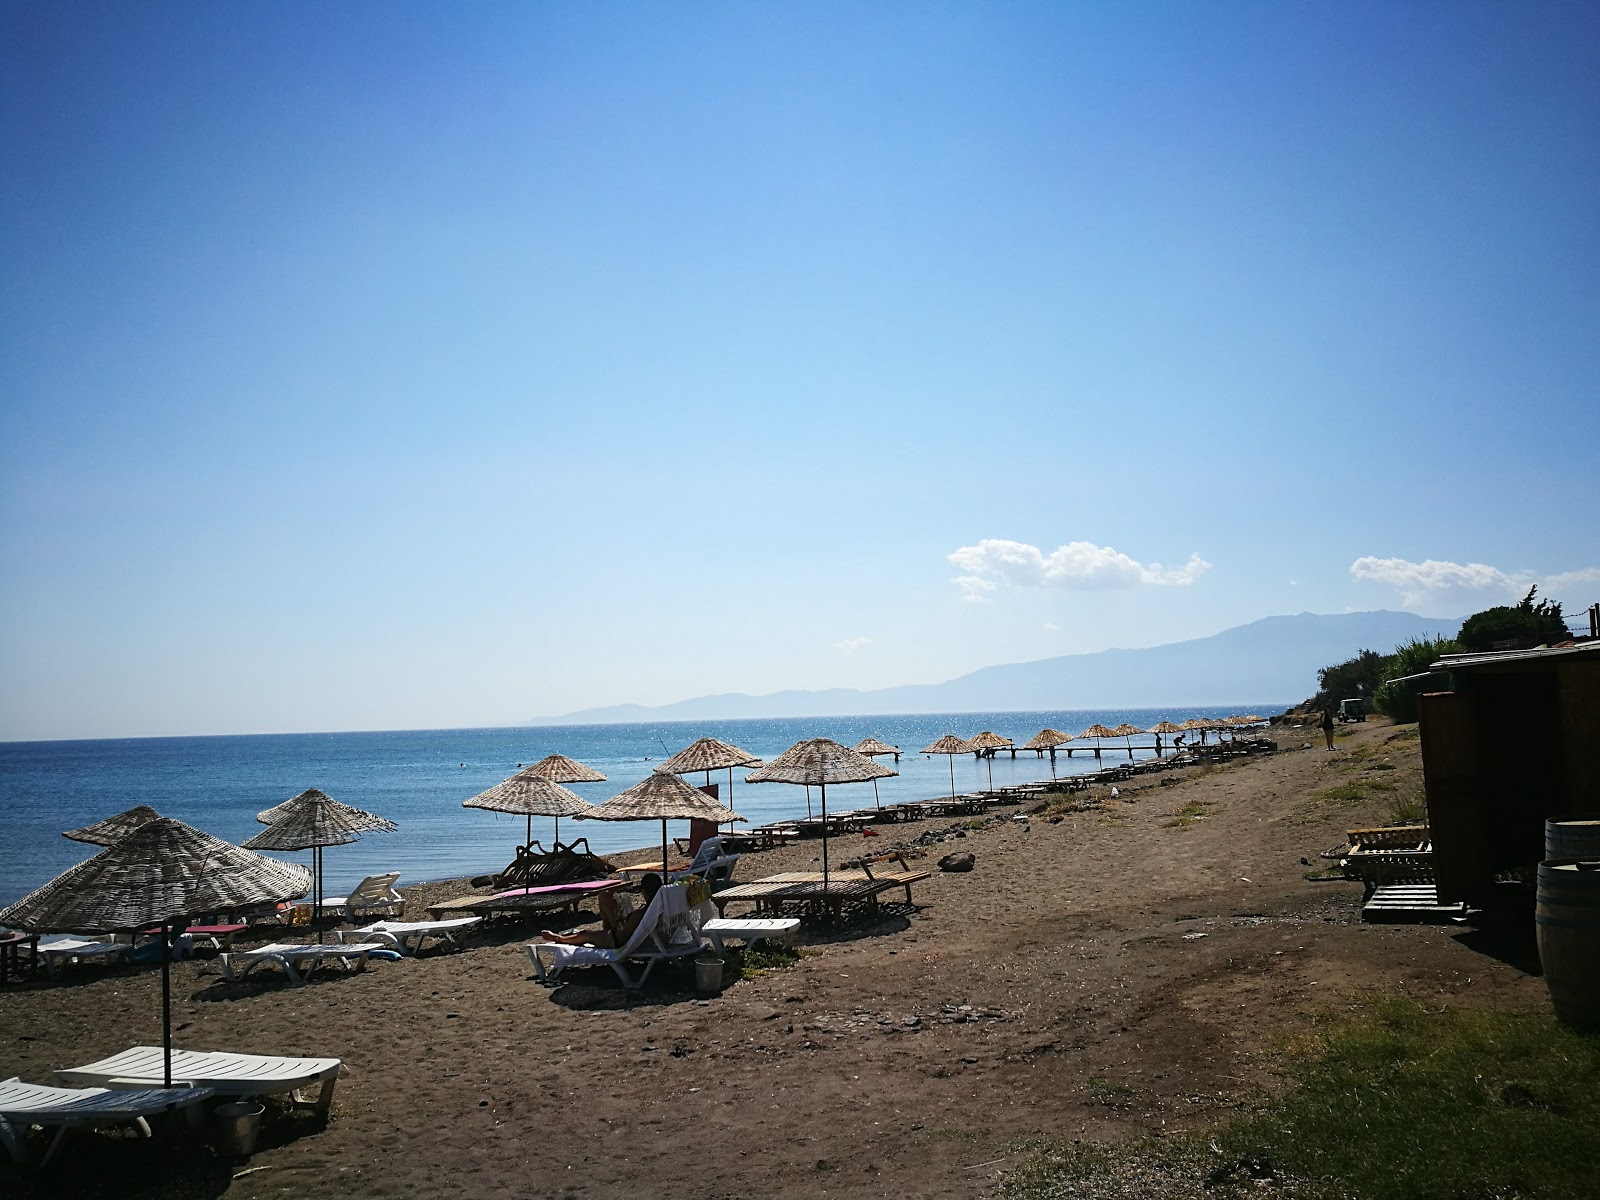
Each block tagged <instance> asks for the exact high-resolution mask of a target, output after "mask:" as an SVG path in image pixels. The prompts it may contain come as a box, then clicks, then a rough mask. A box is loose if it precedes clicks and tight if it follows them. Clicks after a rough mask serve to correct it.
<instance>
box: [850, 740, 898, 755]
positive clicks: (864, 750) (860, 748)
mask: <svg viewBox="0 0 1600 1200" xmlns="http://www.w3.org/2000/svg"><path fill="white" fill-rule="evenodd" d="M850 749H852V750H854V751H855V752H856V753H857V754H865V755H866V756H867V757H868V758H874V757H876V756H877V755H879V754H899V753H900V747H899V746H891V745H889V743H888V742H880V741H879V740H878V739H877V738H874V737H869V738H862V739H861V740H860V741H859V742H857V743H856V744H855V745H854V746H851V747H850Z"/></svg>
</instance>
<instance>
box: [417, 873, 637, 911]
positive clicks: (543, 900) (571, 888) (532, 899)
mask: <svg viewBox="0 0 1600 1200" xmlns="http://www.w3.org/2000/svg"><path fill="white" fill-rule="evenodd" d="M625 886H626V884H624V883H623V881H622V880H620V879H597V880H591V881H589V882H586V883H578V884H565V885H563V884H552V885H550V886H548V887H541V888H514V889H512V890H511V891H509V892H498V893H496V894H495V895H493V896H459V897H457V898H456V899H454V900H441V901H440V902H439V903H438V904H430V905H428V915H429V916H430V917H432V918H434V919H435V920H439V919H441V918H442V917H444V916H459V915H460V914H462V913H470V914H471V915H472V916H475V917H508V916H509V917H514V916H520V915H525V914H527V913H536V912H560V911H561V910H563V909H565V910H567V911H569V912H576V911H577V910H578V905H580V904H582V903H583V902H584V901H585V900H587V899H588V898H589V897H590V896H598V895H599V894H600V893H601V892H609V891H614V890H616V889H617V888H620V887H625Z"/></svg>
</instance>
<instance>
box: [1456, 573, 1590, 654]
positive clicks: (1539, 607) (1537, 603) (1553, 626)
mask: <svg viewBox="0 0 1600 1200" xmlns="http://www.w3.org/2000/svg"><path fill="white" fill-rule="evenodd" d="M1538 597H1539V589H1538V588H1537V587H1531V588H1529V589H1528V594H1527V595H1526V596H1524V597H1523V598H1522V601H1521V603H1519V604H1501V605H1497V606H1496V607H1494V608H1486V609H1484V610H1483V611H1482V612H1476V613H1473V614H1472V615H1471V616H1470V617H1468V618H1467V619H1466V620H1465V621H1463V622H1462V623H1461V631H1460V632H1459V633H1457V634H1456V641H1457V642H1458V643H1460V645H1461V649H1463V650H1469V651H1475V652H1478V653H1483V652H1485V651H1489V650H1493V649H1494V648H1495V646H1496V645H1497V644H1498V643H1502V642H1509V643H1513V646H1512V647H1511V648H1515V649H1521V648H1525V647H1527V646H1536V645H1539V644H1540V643H1542V642H1551V641H1564V640H1565V639H1567V638H1568V637H1571V636H1572V635H1571V632H1570V631H1569V630H1568V629H1567V622H1566V618H1565V617H1563V616H1562V614H1561V604H1560V602H1559V601H1555V600H1540V599H1539V598H1538Z"/></svg>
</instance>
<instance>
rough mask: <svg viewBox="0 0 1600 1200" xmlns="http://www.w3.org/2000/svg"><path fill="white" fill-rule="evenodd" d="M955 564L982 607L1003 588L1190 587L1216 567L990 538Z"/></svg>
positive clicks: (1194, 559) (965, 550) (958, 555)
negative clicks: (1045, 547) (1178, 564)
mask: <svg viewBox="0 0 1600 1200" xmlns="http://www.w3.org/2000/svg"><path fill="white" fill-rule="evenodd" d="M948 557H949V560H950V561H951V562H952V563H954V564H955V565H956V566H957V567H959V568H960V569H961V571H962V574H960V575H958V576H956V577H955V579H953V580H952V581H951V582H953V583H954V584H955V585H956V586H957V587H959V588H961V589H962V591H963V592H965V593H966V595H965V599H966V600H967V601H968V602H970V603H976V604H982V603H984V602H985V601H986V600H987V595H986V593H988V592H993V591H995V590H996V589H997V588H999V587H1000V586H1001V585H1002V584H1010V585H1011V586H1013V587H1025V588H1032V587H1061V588H1074V589H1078V590H1082V591H1091V590H1092V591H1104V590H1110V589H1114V588H1132V587H1142V586H1155V587H1187V586H1189V585H1190V584H1191V583H1193V582H1194V581H1195V580H1196V579H1198V578H1200V576H1201V575H1203V574H1205V573H1206V572H1207V571H1208V570H1210V569H1211V564H1210V563H1208V562H1206V560H1205V559H1203V558H1201V557H1200V556H1199V555H1198V554H1191V555H1190V556H1189V561H1188V562H1186V563H1184V564H1183V566H1181V567H1163V566H1162V565H1161V564H1160V563H1141V562H1138V561H1137V560H1135V559H1132V558H1129V557H1128V556H1127V555H1126V554H1123V553H1121V552H1119V551H1117V550H1113V549H1112V548H1111V547H1110V546H1096V545H1095V544H1094V543H1093V542H1068V543H1067V544H1066V545H1064V546H1057V547H1056V548H1055V549H1054V550H1052V551H1051V552H1050V553H1049V554H1046V553H1045V552H1044V551H1043V550H1041V549H1039V547H1037V546H1030V545H1028V543H1026V542H1011V541H1006V540H1005V539H1003V538H984V539H983V540H982V541H981V542H979V543H978V544H977V545H976V546H962V547H961V548H960V549H959V550H957V551H955V552H954V553H953V554H950V555H949V556H948Z"/></svg>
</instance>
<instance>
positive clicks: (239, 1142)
mask: <svg viewBox="0 0 1600 1200" xmlns="http://www.w3.org/2000/svg"><path fill="white" fill-rule="evenodd" d="M266 1111H267V1110H266V1108H265V1106H263V1105H260V1104H257V1103H256V1102H255V1101H254V1100H242V1101H240V1102H238V1103H236V1104H219V1105H217V1107H216V1108H214V1109H212V1110H211V1144H212V1145H214V1146H215V1147H216V1148H217V1153H218V1154H220V1155H222V1156H223V1157H224V1158H249V1157H250V1156H251V1155H252V1154H254V1153H255V1152H256V1134H257V1132H258V1131H259V1130H260V1129H261V1114H262V1113H264V1112H266Z"/></svg>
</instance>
